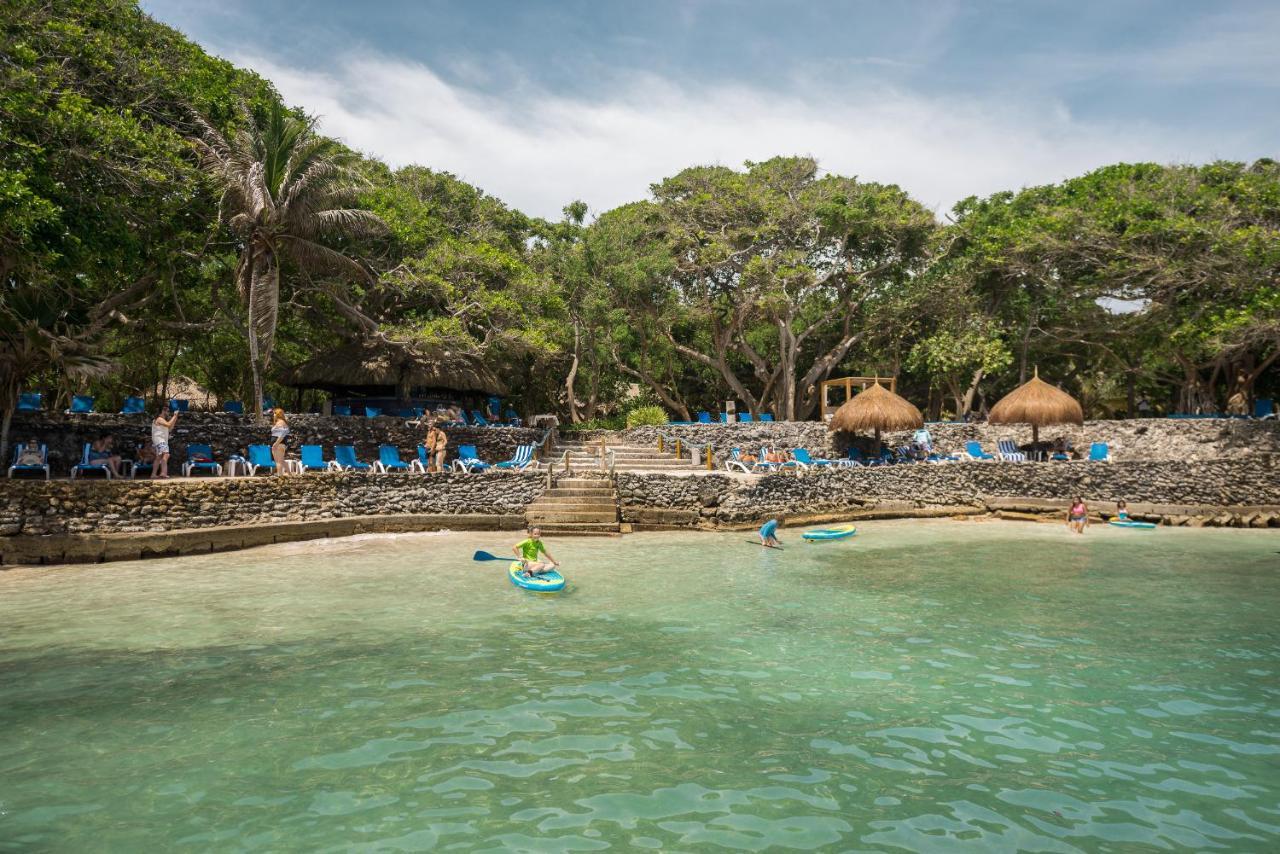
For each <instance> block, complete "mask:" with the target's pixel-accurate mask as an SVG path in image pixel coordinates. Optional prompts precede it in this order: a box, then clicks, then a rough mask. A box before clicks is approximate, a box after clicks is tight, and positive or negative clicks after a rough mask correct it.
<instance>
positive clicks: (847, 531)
mask: <svg viewBox="0 0 1280 854" xmlns="http://www.w3.org/2000/svg"><path fill="white" fill-rule="evenodd" d="M856 533H858V529H857V528H856V527H854V526H853V525H838V526H836V527H835V528H819V529H816V530H813V531H805V532H804V533H803V534H801V535H800V536H802V537H804V538H805V539H806V540H808V541H809V542H811V543H812V542H818V541H820V540H843V539H844V538H845V537H852V536H853V535H854V534H856Z"/></svg>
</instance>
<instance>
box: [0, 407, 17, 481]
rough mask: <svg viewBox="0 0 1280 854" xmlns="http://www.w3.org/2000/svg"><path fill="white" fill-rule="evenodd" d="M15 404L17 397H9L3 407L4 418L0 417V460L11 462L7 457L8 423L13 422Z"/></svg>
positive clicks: (6, 467)
mask: <svg viewBox="0 0 1280 854" xmlns="http://www.w3.org/2000/svg"><path fill="white" fill-rule="evenodd" d="M17 406H18V401H17V399H16V398H14V397H10V398H9V401H8V402H7V403H6V404H5V407H4V418H3V419H0V460H4V461H5V462H11V460H10V459H9V425H11V424H12V423H13V410H14V409H16V408H17ZM8 468H9V467H8V466H5V469H6V470H7V469H8Z"/></svg>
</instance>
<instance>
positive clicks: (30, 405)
mask: <svg viewBox="0 0 1280 854" xmlns="http://www.w3.org/2000/svg"><path fill="white" fill-rule="evenodd" d="M43 398H44V395H43V394H41V393H40V392H38V391H24V392H23V393H22V394H20V395H18V406H17V408H16V409H15V410H14V411H15V412H39V411H40V410H41V409H43V408H44V404H42V403H41V402H40V401H41V400H42V399H43Z"/></svg>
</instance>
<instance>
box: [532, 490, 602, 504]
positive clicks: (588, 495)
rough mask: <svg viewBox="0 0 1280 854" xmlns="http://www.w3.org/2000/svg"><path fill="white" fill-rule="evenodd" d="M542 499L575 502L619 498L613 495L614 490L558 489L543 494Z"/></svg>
mask: <svg viewBox="0 0 1280 854" xmlns="http://www.w3.org/2000/svg"><path fill="white" fill-rule="evenodd" d="M542 498H561V499H566V500H568V499H573V501H597V500H600V501H614V500H615V499H616V498H617V496H615V495H614V494H613V490H612V489H560V488H559V487H557V488H556V489H553V490H551V491H549V492H544V493H542ZM570 503H572V502H570Z"/></svg>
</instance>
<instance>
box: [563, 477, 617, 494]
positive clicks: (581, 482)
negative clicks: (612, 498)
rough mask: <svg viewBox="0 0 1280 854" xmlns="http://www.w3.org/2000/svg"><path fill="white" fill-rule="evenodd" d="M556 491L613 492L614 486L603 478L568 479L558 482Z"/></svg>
mask: <svg viewBox="0 0 1280 854" xmlns="http://www.w3.org/2000/svg"><path fill="white" fill-rule="evenodd" d="M555 488H556V489H594V490H599V489H607V490H609V491H610V492H612V491H613V484H612V483H611V482H610V481H609V479H608V478H603V477H566V478H564V479H563V480H559V481H556V485H555Z"/></svg>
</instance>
